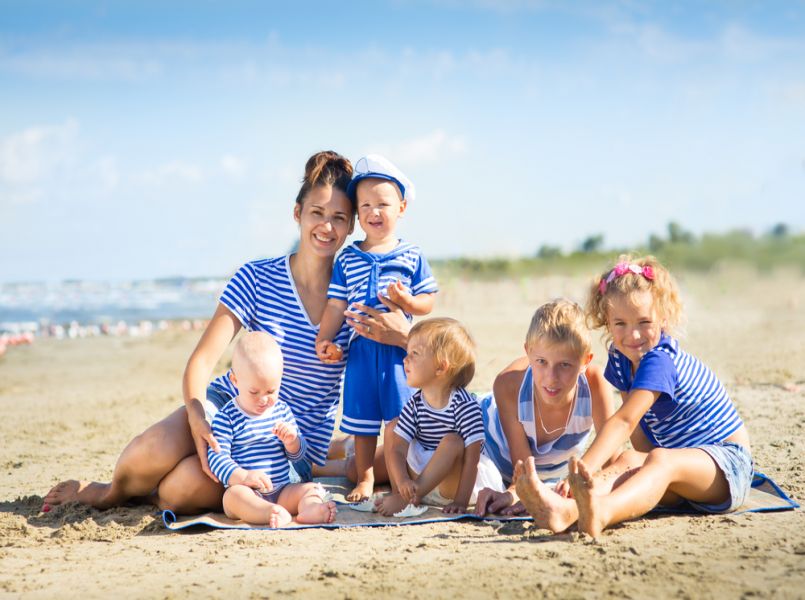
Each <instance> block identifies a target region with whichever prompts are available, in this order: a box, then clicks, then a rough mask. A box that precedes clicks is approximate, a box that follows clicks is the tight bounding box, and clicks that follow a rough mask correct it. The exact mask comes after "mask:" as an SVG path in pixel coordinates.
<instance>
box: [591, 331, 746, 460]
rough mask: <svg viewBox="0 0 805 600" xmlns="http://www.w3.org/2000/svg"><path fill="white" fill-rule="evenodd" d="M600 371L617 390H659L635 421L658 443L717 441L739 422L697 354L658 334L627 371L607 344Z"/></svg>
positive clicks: (678, 445)
mask: <svg viewBox="0 0 805 600" xmlns="http://www.w3.org/2000/svg"><path fill="white" fill-rule="evenodd" d="M604 377H606V379H607V381H609V382H610V383H611V384H612V385H614V386H615V387H616V388H617V389H618V390H619V391H621V392H627V393H628V392H630V391H631V390H635V389H641V390H649V391H652V392H659V393H660V395H659V397H658V398H657V400H656V401H655V402H654V404H653V405H652V406H651V408H649V410H648V411H647V412H646V414H645V415H643V418H641V419H640V426H641V428H642V429H643V432H644V433H645V434H646V437H647V438H648V440H649V441H650V442H651V443H652V444H654V445H655V446H657V447H659V448H694V447H697V446H703V445H706V444H712V443H714V442H720V441H722V440H724V439H726V438H728V437H729V436H730V435H731V434H732V433H734V432H735V431H737V430H738V429H739V428H740V427H741V425H743V422H742V421H741V417H740V416H739V415H738V411H737V410H735V406H734V405H733V403H732V400H730V397H729V396H728V395H727V391H726V390H725V389H724V386H723V385H722V384H721V382H720V381H719V380H718V378H717V377H716V376H715V375H714V374H713V372H712V371H711V370H710V369H709V368H707V367H706V366H705V365H704V364H703V363H702V362H701V361H700V360H699V359H697V358H695V357H694V356H691V355H690V354H688V353H687V352H684V351H682V350H681V349H680V348H679V342H678V341H677V340H675V339H674V338H672V337H671V336H669V335H666V334H662V336H661V337H660V341H659V343H658V344H657V345H656V346H655V347H654V348H652V349H651V350H650V351H649V352H647V353H646V354H645V355H643V358H641V359H640V363H639V364H638V366H637V371H636V372H635V374H634V377H632V363H631V361H630V360H629V359H628V358H626V356H624V355H623V354H622V353H621V352H619V351H618V350H617V349H615V347H614V346H612V347H610V350H609V360H608V362H607V368H606V370H605V371H604Z"/></svg>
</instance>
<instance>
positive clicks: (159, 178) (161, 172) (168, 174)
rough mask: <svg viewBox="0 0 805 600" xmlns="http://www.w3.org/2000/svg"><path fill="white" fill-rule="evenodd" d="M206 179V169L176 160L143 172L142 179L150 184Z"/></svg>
mask: <svg viewBox="0 0 805 600" xmlns="http://www.w3.org/2000/svg"><path fill="white" fill-rule="evenodd" d="M203 179H204V171H203V170H202V169H201V167H199V166H198V165H194V164H191V163H187V162H184V161H181V160H174V161H171V162H169V163H165V164H163V165H160V166H158V167H156V168H155V169H150V170H148V171H146V172H145V173H143V175H142V180H143V181H144V182H145V183H147V184H150V185H157V186H158V185H165V184H167V183H169V182H171V181H183V182H186V183H199V182H201V181H202V180H203Z"/></svg>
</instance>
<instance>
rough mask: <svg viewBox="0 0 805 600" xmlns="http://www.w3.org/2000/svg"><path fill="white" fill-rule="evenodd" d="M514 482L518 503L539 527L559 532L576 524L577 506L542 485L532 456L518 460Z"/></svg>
mask: <svg viewBox="0 0 805 600" xmlns="http://www.w3.org/2000/svg"><path fill="white" fill-rule="evenodd" d="M514 480H515V481H516V483H515V489H516V490H517V495H518V496H519V497H520V501H521V502H522V503H523V505H524V506H525V508H526V510H527V511H528V514H529V515H531V517H532V518H533V519H534V522H535V523H536V524H537V525H538V526H539V527H541V528H543V529H550V530H551V531H553V532H554V533H559V532H561V531H565V530H566V529H567V528H568V527H570V526H571V525H573V523H575V522H576V519H577V518H578V510H577V509H576V503H575V502H574V501H573V500H571V499H569V498H563V497H562V496H560V495H559V494H557V493H556V492H554V491H553V490H552V489H550V488H549V487H548V486H547V485H545V484H544V483H543V482H542V480H541V479H540V478H539V475H537V469H536V467H535V466H534V458H533V457H531V456H529V457H528V459H527V460H526V462H525V463H523V462H522V461H517V464H516V465H515V467H514Z"/></svg>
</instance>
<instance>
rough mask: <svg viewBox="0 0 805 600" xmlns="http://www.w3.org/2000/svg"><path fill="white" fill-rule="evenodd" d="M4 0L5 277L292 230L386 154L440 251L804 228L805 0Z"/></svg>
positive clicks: (256, 240) (144, 262) (180, 260)
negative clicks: (327, 158)
mask: <svg viewBox="0 0 805 600" xmlns="http://www.w3.org/2000/svg"><path fill="white" fill-rule="evenodd" d="M290 4H291V3H280V2H212V1H199V0H197V1H194V2H147V1H139V2H126V1H120V2H111V1H110V2H89V1H87V2H69V1H62V2H43V1H28V2H22V1H20V2H9V1H4V0H0V281H20V280H47V281H56V280H60V279H64V278H83V279H113V280H117V279H128V278H150V277H159V276H171V275H187V276H200V275H226V274H228V273H231V272H232V271H233V270H234V269H235V268H236V267H237V266H238V265H239V264H241V263H242V262H244V261H246V260H250V259H253V258H257V257H260V256H272V255H277V254H281V253H283V252H285V251H286V250H287V249H288V248H289V247H290V246H291V244H292V243H293V240H294V238H295V236H296V228H295V225H294V223H293V221H292V219H291V210H292V206H293V200H294V197H295V194H296V191H297V189H298V183H299V178H300V177H301V175H302V170H303V166H304V162H305V160H306V159H307V157H308V156H309V155H310V154H312V153H313V152H315V151H317V150H320V149H334V150H337V151H339V152H341V153H343V154H345V155H346V156H348V157H350V158H352V159H357V158H358V157H359V156H361V155H362V154H365V153H368V152H381V153H384V154H386V155H387V156H388V157H389V158H391V159H392V160H393V161H395V162H396V163H398V164H399V165H400V167H401V168H402V169H403V170H404V171H406V173H407V174H408V175H409V176H410V177H411V179H412V180H413V181H414V182H415V183H416V185H417V192H418V193H417V200H416V202H415V203H414V204H412V205H411V206H410V207H409V211H408V212H407V214H406V216H405V218H404V220H403V222H402V225H401V228H400V233H401V235H402V236H403V237H405V238H406V239H410V240H411V241H415V242H417V243H419V244H420V245H421V246H422V247H423V250H424V251H425V253H426V255H428V256H430V257H448V256H458V255H470V256H493V255H497V256H501V255H502V256H513V255H521V254H533V253H534V252H535V251H536V250H537V248H539V246H541V245H542V244H550V245H558V246H562V247H563V248H565V249H568V250H569V249H573V248H575V247H576V246H578V244H579V243H580V242H581V241H582V240H583V239H584V238H585V237H587V236H588V235H590V234H596V233H602V234H604V236H605V241H606V244H607V245H610V246H612V245H619V244H632V243H637V242H640V241H644V240H646V239H647V237H648V236H649V234H650V233H664V231H665V227H666V224H667V223H668V222H669V221H671V220H674V221H678V222H680V223H681V224H682V225H683V226H684V227H686V228H687V229H690V230H692V231H694V232H695V233H700V232H703V231H726V230H728V229H731V228H736V227H742V228H750V229H752V230H753V231H755V232H763V231H765V230H767V229H769V228H770V227H771V226H772V225H774V224H776V223H778V222H786V223H788V224H789V225H790V226H791V227H792V228H793V229H794V230H795V231H802V230H803V229H805V67H803V65H805V3H803V2H740V1H736V2H649V3H644V2H641V3H638V2H627V1H624V2H606V3H604V2H550V1H542V2H540V1H529V0H503V1H499V2H496V1H493V0H486V1H484V0H477V1H474V2H473V1H469V2H459V1H448V0H444V1H432V2H425V1H414V0H412V1H404V0H399V1H396V2H389V3H382V2H365V3H364V2H351V3H343V4H344V5H345V6H341V5H339V4H336V3H332V2H320V3H319V2H309V3H306V5H305V6H304V7H299V8H292V7H290Z"/></svg>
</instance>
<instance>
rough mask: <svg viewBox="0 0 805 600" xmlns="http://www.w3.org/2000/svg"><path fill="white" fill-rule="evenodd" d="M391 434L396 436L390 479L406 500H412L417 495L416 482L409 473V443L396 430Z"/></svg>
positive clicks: (389, 467)
mask: <svg viewBox="0 0 805 600" xmlns="http://www.w3.org/2000/svg"><path fill="white" fill-rule="evenodd" d="M391 435H393V436H394V443H393V444H392V450H391V453H390V454H389V460H388V470H389V479H390V480H391V482H392V483H393V484H394V486H395V487H396V488H397V490H398V491H399V492H400V495H401V496H402V497H403V498H405V500H406V501H408V502H411V501H412V500H413V497H414V495H416V484H415V483H414V482H413V480H412V479H411V477H410V476H409V475H408V458H407V457H408V446H409V443H408V442H407V441H405V440H404V439H403V438H402V437H400V435H399V434H397V433H396V432H393V431H392V432H391Z"/></svg>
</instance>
